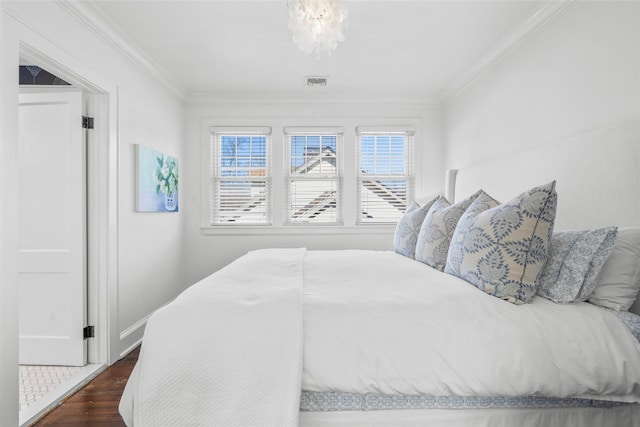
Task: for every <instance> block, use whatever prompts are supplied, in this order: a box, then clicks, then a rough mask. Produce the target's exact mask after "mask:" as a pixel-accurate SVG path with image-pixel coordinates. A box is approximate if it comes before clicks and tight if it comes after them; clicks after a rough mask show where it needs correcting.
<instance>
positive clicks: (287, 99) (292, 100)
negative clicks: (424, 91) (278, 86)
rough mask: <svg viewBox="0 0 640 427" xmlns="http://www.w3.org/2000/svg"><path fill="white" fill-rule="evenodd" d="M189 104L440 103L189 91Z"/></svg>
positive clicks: (425, 99)
mask: <svg viewBox="0 0 640 427" xmlns="http://www.w3.org/2000/svg"><path fill="white" fill-rule="evenodd" d="M185 103H187V104H270V103H274V104H395V105H419V106H432V105H440V104H441V103H442V102H441V99H440V97H437V96H429V97H371V96H359V95H353V96H351V95H343V96H322V97H319V96H311V95H308V96H304V95H291V96H287V95H282V94H278V95H268V94H264V95H254V94H246V93H189V94H187V96H186V97H185Z"/></svg>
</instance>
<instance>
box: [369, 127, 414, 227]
mask: <svg viewBox="0 0 640 427" xmlns="http://www.w3.org/2000/svg"><path fill="white" fill-rule="evenodd" d="M357 134H358V138H357V139H358V143H357V147H358V164H359V166H358V193H359V194H358V217H357V220H356V221H357V223H358V224H368V223H394V222H397V221H398V219H399V218H400V216H401V215H402V214H403V212H404V211H405V210H406V207H407V200H412V199H413V181H414V177H413V158H412V157H413V132H406V131H404V132H380V131H362V130H358V132H357Z"/></svg>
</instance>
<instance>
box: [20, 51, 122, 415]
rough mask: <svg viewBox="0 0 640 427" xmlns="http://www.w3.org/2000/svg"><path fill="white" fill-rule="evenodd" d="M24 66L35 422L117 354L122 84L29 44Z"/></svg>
mask: <svg viewBox="0 0 640 427" xmlns="http://www.w3.org/2000/svg"><path fill="white" fill-rule="evenodd" d="M18 71H19V72H20V73H21V74H25V73H29V74H28V77H30V80H31V81H30V82H25V81H22V80H23V79H22V78H21V85H20V103H19V106H18V108H19V120H20V126H19V140H20V167H19V171H20V175H21V176H20V177H19V185H20V186H21V191H20V218H21V219H20V221H21V222H20V225H19V234H20V247H19V253H18V259H19V263H18V264H19V267H18V268H19V275H18V277H19V299H20V301H19V304H18V307H19V319H20V321H19V325H20V326H19V329H20V331H19V335H20V344H19V353H20V357H19V358H20V365H21V366H20V368H19V370H20V375H19V384H20V390H19V391H18V392H19V393H20V416H19V419H20V425H21V426H26V425H30V424H31V423H33V422H34V421H35V420H37V419H39V418H41V417H42V416H43V415H44V414H46V413H47V412H48V411H50V410H51V409H52V408H53V407H55V406H57V405H58V404H59V402H60V401H62V400H63V399H64V398H66V397H67V396H69V395H70V394H72V393H74V392H75V391H76V390H78V389H79V388H81V387H82V386H84V385H85V384H86V383H87V382H89V381H90V380H91V379H92V378H93V377H95V376H96V375H98V374H99V373H100V372H101V371H102V370H104V369H105V368H106V366H107V365H108V364H110V363H113V362H115V360H116V359H117V356H116V357H115V358H114V356H113V349H112V346H111V345H110V343H111V342H113V337H112V336H111V334H112V333H113V332H114V331H115V328H114V327H113V325H114V322H115V321H116V318H115V316H114V315H113V314H112V313H113V312H114V309H115V307H112V306H111V304H110V298H112V295H113V294H114V292H113V289H114V288H115V286H116V283H115V279H114V278H115V276H116V275H115V274H114V271H117V270H115V267H116V266H115V259H116V256H115V255H116V252H114V248H115V247H116V245H115V244H114V243H115V242H116V239H117V234H116V231H117V223H114V222H113V219H114V218H116V214H117V211H116V210H115V202H114V200H115V198H116V197H115V196H117V193H115V192H114V191H113V188H114V187H115V185H114V184H113V183H114V177H115V174H113V170H114V169H115V167H116V166H115V162H117V149H115V147H114V144H113V134H112V132H113V130H114V129H115V125H114V120H115V114H113V112H114V111H115V110H114V109H113V108H112V107H113V106H112V103H113V102H115V99H114V98H115V96H114V95H115V91H114V90H113V89H106V90H105V89H104V86H103V87H100V86H99V85H97V84H95V83H94V82H92V81H91V80H90V79H87V78H85V77H84V76H83V75H82V74H81V73H80V72H78V71H73V70H71V69H70V68H67V67H65V66H63V65H61V63H60V62H59V61H54V60H52V59H50V58H49V57H48V56H46V55H44V54H42V53H40V52H39V51H36V50H35V49H32V48H31V47H30V46H28V45H26V44H21V46H20V64H19V70H18ZM21 77H22V75H21ZM89 118H91V119H89ZM112 174H113V175H112Z"/></svg>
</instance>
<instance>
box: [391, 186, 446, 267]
mask: <svg viewBox="0 0 640 427" xmlns="http://www.w3.org/2000/svg"><path fill="white" fill-rule="evenodd" d="M437 199H438V198H437V197H436V198H435V199H433V200H430V201H429V202H427V203H426V204H425V205H424V206H420V205H419V204H417V203H416V202H413V203H411V206H409V208H408V209H407V211H406V212H405V213H404V215H402V217H401V218H400V220H398V224H397V225H396V232H395V234H394V235H393V250H394V251H396V252H397V253H399V254H400V255H404V256H406V257H409V258H414V257H415V253H416V241H417V240H418V233H420V226H422V221H424V217H425V216H426V215H427V212H429V209H430V208H431V206H432V205H433V203H434V202H435V201H436V200H437Z"/></svg>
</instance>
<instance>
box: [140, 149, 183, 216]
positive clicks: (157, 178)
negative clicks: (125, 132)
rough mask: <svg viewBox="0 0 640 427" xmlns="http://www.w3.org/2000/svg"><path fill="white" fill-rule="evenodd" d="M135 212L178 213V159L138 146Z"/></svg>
mask: <svg viewBox="0 0 640 427" xmlns="http://www.w3.org/2000/svg"><path fill="white" fill-rule="evenodd" d="M136 168H137V170H136V181H137V185H136V189H137V191H136V211H138V212H178V182H179V179H178V159H176V158H175V157H171V156H169V155H167V154H164V153H161V152H159V151H156V150H154V149H152V148H148V147H145V146H144V145H140V144H136Z"/></svg>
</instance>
